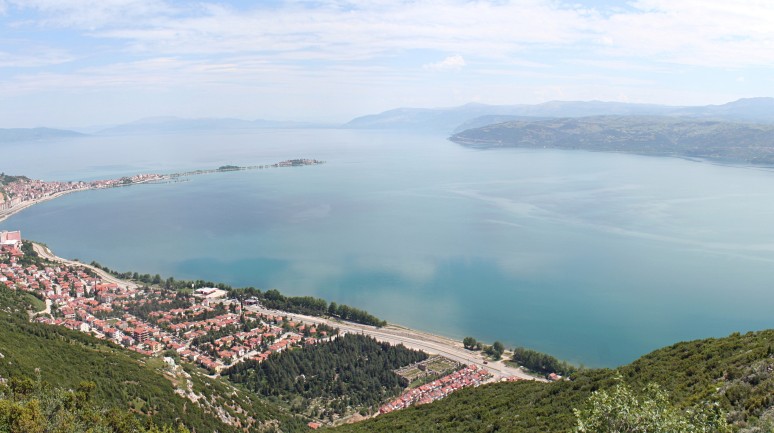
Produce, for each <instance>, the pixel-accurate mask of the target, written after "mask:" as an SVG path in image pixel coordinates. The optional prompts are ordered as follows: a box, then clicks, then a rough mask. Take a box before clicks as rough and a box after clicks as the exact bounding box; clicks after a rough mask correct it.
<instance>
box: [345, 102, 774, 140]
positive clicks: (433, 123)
mask: <svg viewBox="0 0 774 433" xmlns="http://www.w3.org/2000/svg"><path fill="white" fill-rule="evenodd" d="M588 116H672V117H691V118H702V119H714V120H725V121H735V122H758V123H774V98H749V99H740V100H738V101H734V102H729V103H727V104H723V105H706V106H696V107H689V106H668V105H652V104H630V103H623V102H602V101H574V102H566V101H551V102H546V103H543V104H537V105H485V104H466V105H463V106H460V107H453V108H436V109H432V108H398V109H395V110H389V111H385V112H383V113H380V114H373V115H368V116H362V117H357V118H355V119H353V120H351V121H349V122H347V123H346V124H344V125H343V127H344V128H354V129H419V130H430V131H439V132H447V133H453V132H459V131H462V130H464V129H468V128H471V127H480V126H485V125H487V124H491V123H498V122H501V121H508V120H519V119H525V118H531V119H533V120H534V119H546V118H559V117H588Z"/></svg>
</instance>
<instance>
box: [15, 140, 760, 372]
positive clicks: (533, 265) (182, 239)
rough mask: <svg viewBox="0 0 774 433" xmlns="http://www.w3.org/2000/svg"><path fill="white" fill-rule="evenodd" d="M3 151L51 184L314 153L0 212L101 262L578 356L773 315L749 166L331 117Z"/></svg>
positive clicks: (599, 360) (711, 332) (36, 235)
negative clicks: (512, 143)
mask: <svg viewBox="0 0 774 433" xmlns="http://www.w3.org/2000/svg"><path fill="white" fill-rule="evenodd" d="M3 156H4V158H3V159H4V161H13V167H11V166H10V165H11V164H7V163H5V162H4V164H3V165H4V167H3V170H4V171H6V172H8V173H14V174H28V175H30V176H33V177H37V178H44V179H50V180H53V179H94V178H106V177H117V176H121V175H125V174H134V173H140V172H173V171H183V170H189V169H198V168H214V167H217V166H220V165H223V164H238V165H253V164H263V163H272V162H276V161H280V160H283V159H288V158H296V157H309V158H317V159H323V160H326V161H327V163H326V164H324V165H320V166H308V167H299V168H283V169H269V170H257V171H245V172H233V173H218V174H210V175H203V176H197V177H191V178H190V179H189V180H188V181H187V182H180V183H170V184H161V185H138V186H133V187H129V188H121V189H113V190H103V191H88V192H82V193H77V194H71V195H68V196H66V197H63V198H61V199H58V200H54V201H50V202H46V203H44V204H41V205H38V206H35V207H33V208H30V209H28V210H26V211H24V212H22V213H20V214H17V215H16V216H14V217H12V218H10V219H9V220H7V221H5V222H2V223H0V228H3V229H17V228H18V229H21V230H22V234H23V235H24V236H25V237H26V238H31V239H36V240H40V241H43V242H46V243H47V244H48V245H49V246H51V247H52V248H53V249H54V251H55V252H56V253H57V254H59V255H62V256H65V257H70V258H79V259H81V260H84V261H91V260H97V261H99V262H100V263H103V264H105V265H107V266H110V267H111V268H114V269H120V270H133V271H134V270H136V271H139V272H142V273H151V274H155V273H160V274H161V275H163V276H165V277H166V276H174V277H175V278H202V279H207V280H215V281H223V282H226V283H229V284H232V285H235V286H255V287H259V288H262V289H268V288H277V289H279V290H281V291H283V292H285V293H289V294H311V295H315V296H320V297H324V298H326V299H329V300H335V301H337V302H343V303H347V304H351V305H355V306H358V307H362V308H365V309H368V310H369V311H371V312H373V313H375V314H377V315H379V316H381V317H383V318H386V319H387V320H388V321H391V322H396V323H401V324H405V325H409V326H412V327H416V328H419V329H423V330H428V331H433V332H437V333H440V334H444V335H449V336H452V337H460V338H461V337H463V336H466V335H471V336H474V337H477V338H479V339H483V340H488V341H492V340H495V339H499V340H501V341H503V342H505V343H506V345H524V346H528V347H532V348H535V349H538V350H541V351H546V352H549V353H552V354H555V355H557V356H558V357H560V358H563V359H567V360H570V361H573V362H577V363H583V364H585V365H590V366H613V365H618V364H622V363H625V362H628V361H631V360H633V359H635V358H637V357H638V356H640V355H642V354H645V353H647V352H649V351H650V350H652V349H655V348H658V347H661V346H664V345H668V344H672V343H674V342H676V341H680V340H686V339H693V338H703V337H710V336H724V335H727V334H729V333H731V332H734V331H747V330H754V329H762V328H770V327H772V326H774V316H772V315H771V313H770V306H771V305H772V304H773V302H772V301H774V291H772V290H771V288H772V283H774V267H772V261H774V241H773V240H774V225H772V224H771V221H772V216H774V173H772V172H771V171H769V170H767V169H761V168H749V167H731V166H719V165H713V164H710V163H703V162H694V161H686V160H680V159H672V158H649V157H639V156H632V155H618V154H604V153H588V152H570V151H549V150H507V149H504V150H491V151H481V150H471V149H467V148H464V147H460V146H458V145H456V144H454V143H451V142H449V141H446V140H445V138H444V137H438V136H432V135H416V134H403V133H385V132H369V131H340V130H298V131H281V130H279V131H277V130H275V131H262V132H258V133H254V132H251V133H245V134H237V133H233V134H227V135H197V136H184V135H166V136H153V137H147V136H136V137H110V138H86V139H74V140H67V141H59V142H45V143H33V144H30V143H26V144H24V145H22V144H17V145H13V146H9V145H4V147H3Z"/></svg>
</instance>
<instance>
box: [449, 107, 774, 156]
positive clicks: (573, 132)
mask: <svg viewBox="0 0 774 433" xmlns="http://www.w3.org/2000/svg"><path fill="white" fill-rule="evenodd" d="M450 140H451V141H454V142H456V143H459V144H463V145H465V146H470V147H476V148H501V147H522V148H547V149H579V150H590V151H599V152H625V153H634V154H639V155H652V156H678V157H687V158H702V159H711V160H716V161H725V162H738V163H753V164H772V163H774V126H772V125H763V124H751V123H733V122H725V121H717V120H698V119H690V118H682V117H667V116H595V117H582V118H560V119H547V120H537V121H525V120H517V121H510V122H503V123H498V124H494V125H487V126H483V127H480V128H474V129H468V130H466V131H462V132H460V133H458V134H455V135H453V136H452V137H450Z"/></svg>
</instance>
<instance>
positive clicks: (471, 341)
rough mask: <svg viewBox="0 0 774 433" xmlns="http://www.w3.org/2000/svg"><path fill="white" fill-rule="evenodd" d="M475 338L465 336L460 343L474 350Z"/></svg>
mask: <svg viewBox="0 0 774 433" xmlns="http://www.w3.org/2000/svg"><path fill="white" fill-rule="evenodd" d="M476 343H477V341H476V339H475V338H473V337H465V338H463V339H462V345H463V346H465V348H466V349H468V350H474V349H475V348H476Z"/></svg>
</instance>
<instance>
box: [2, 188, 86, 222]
mask: <svg viewBox="0 0 774 433" xmlns="http://www.w3.org/2000/svg"><path fill="white" fill-rule="evenodd" d="M90 189H93V188H83V189H72V190H68V191H59V192H56V193H54V194H51V195H49V196H46V197H43V198H39V199H37V200H27V201H23V202H21V203H19V204H18V205H16V206H12V207H11V208H10V209H3V210H0V223H1V222H3V221H5V220H7V219H8V218H10V217H12V216H14V215H16V214H17V213H19V212H21V211H23V210H25V209H27V208H30V207H32V206H35V205H36V204H40V203H44V202H47V201H49V200H54V199H57V198H59V197H62V196H63V195H67V194H70V193H73V192H79V191H88V190H90Z"/></svg>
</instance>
